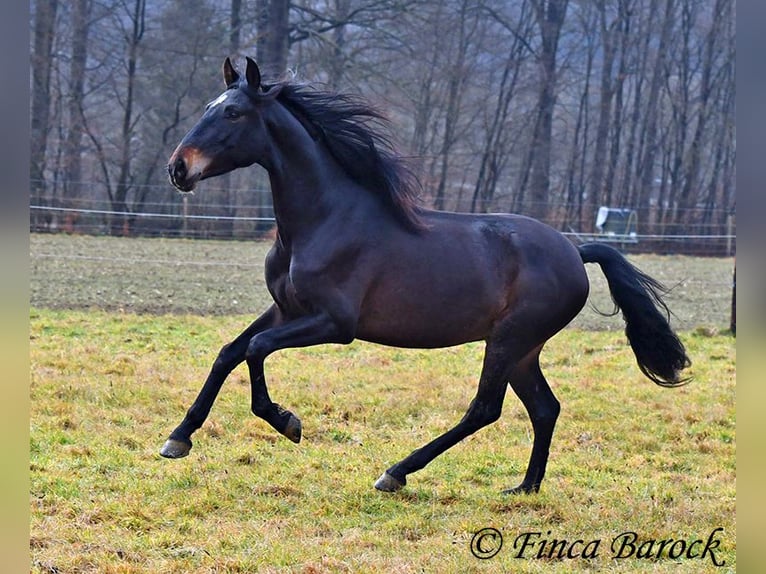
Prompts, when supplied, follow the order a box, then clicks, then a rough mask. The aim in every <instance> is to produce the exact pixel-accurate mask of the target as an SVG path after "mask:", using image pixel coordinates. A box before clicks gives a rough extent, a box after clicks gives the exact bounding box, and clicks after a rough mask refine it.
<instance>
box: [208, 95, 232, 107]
mask: <svg viewBox="0 0 766 574" xmlns="http://www.w3.org/2000/svg"><path fill="white" fill-rule="evenodd" d="M228 97H229V93H228V92H224V93H222V94H221V95H220V96H218V97H217V98H216V99H214V100H213V101H212V102H210V104H208V105H209V107H211V108H213V107H215V106H217V105H218V104H220V103H223V102H224V101H225V100H226V98H228Z"/></svg>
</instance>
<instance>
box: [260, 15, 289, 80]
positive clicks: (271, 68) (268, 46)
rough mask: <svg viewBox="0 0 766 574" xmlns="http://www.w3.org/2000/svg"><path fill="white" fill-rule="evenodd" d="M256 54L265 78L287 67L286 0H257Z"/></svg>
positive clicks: (287, 25)
mask: <svg viewBox="0 0 766 574" xmlns="http://www.w3.org/2000/svg"><path fill="white" fill-rule="evenodd" d="M256 10H257V29H258V38H257V41H256V48H255V49H256V56H257V57H258V66H259V68H260V69H261V73H262V74H263V77H264V79H265V80H273V79H275V78H278V77H279V76H281V75H282V74H284V73H285V71H286V69H287V50H288V47H289V44H288V40H289V14H290V2H289V1H288V0H257V2H256Z"/></svg>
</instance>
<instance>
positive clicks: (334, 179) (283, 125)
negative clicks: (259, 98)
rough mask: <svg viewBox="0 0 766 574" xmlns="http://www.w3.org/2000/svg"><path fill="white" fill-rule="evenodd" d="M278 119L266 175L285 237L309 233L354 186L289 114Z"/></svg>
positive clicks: (351, 198) (340, 204)
mask: <svg viewBox="0 0 766 574" xmlns="http://www.w3.org/2000/svg"><path fill="white" fill-rule="evenodd" d="M281 112H282V113H284V114H285V115H286V116H287V117H284V118H279V119H280V121H279V122H275V123H274V124H273V125H278V126H279V127H278V128H274V129H275V130H277V131H278V133H272V142H273V147H272V157H270V158H269V160H268V162H267V163H266V164H265V165H264V167H266V169H267V171H268V172H269V180H270V183H271V193H272V199H273V205H274V215H275V217H276V219H277V226H278V227H279V229H280V230H281V232H282V233H283V234H284V235H285V236H289V237H293V238H294V237H296V236H298V235H301V234H304V235H305V234H310V233H312V232H314V231H315V229H316V228H317V226H319V225H321V223H322V222H323V221H325V220H326V219H327V218H329V217H330V216H331V215H332V214H333V213H334V212H336V211H337V209H338V208H342V207H343V204H344V203H347V202H348V201H354V196H356V195H357V194H353V193H351V194H343V193H342V190H344V189H346V188H347V187H348V186H349V185H356V184H353V183H352V182H351V180H350V178H349V177H348V175H346V173H345V172H344V171H343V170H342V169H341V168H340V166H339V165H338V164H337V163H336V161H335V160H334V159H333V158H332V156H331V154H330V152H329V151H328V150H327V149H326V148H325V147H324V146H323V145H322V144H321V143H320V142H319V141H316V140H314V139H312V138H311V136H310V135H309V134H308V132H307V131H306V130H305V129H304V128H303V126H302V125H301V124H300V122H299V121H298V120H297V119H295V118H294V117H293V116H292V114H290V113H289V112H287V111H286V110H284V109H282V110H281Z"/></svg>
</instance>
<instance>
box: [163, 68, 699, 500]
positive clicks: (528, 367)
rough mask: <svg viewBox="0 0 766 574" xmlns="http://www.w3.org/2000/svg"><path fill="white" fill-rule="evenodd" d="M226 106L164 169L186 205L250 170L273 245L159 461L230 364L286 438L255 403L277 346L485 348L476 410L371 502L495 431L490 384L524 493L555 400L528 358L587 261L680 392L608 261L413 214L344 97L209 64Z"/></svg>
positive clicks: (408, 179) (634, 337)
mask: <svg viewBox="0 0 766 574" xmlns="http://www.w3.org/2000/svg"><path fill="white" fill-rule="evenodd" d="M223 76H224V80H225V82H226V91H224V93H223V94H221V95H220V96H219V97H218V98H216V99H215V100H213V101H212V102H211V103H210V104H208V106H207V108H206V110H205V112H204V114H203V116H202V118H201V119H200V120H199V122H198V123H197V124H196V125H195V126H194V127H193V128H192V129H191V131H189V133H188V134H187V135H186V136H185V137H184V138H183V140H182V141H181V143H180V144H179V145H178V147H177V148H176V150H175V151H174V153H173V155H172V157H171V158H170V162H169V165H168V171H169V174H170V179H171V181H172V183H173V185H175V186H176V187H177V188H178V189H179V190H181V191H183V192H189V191H191V190H193V189H194V187H195V185H196V183H197V182H198V181H200V180H202V179H206V178H209V177H213V176H216V175H220V174H223V173H226V172H229V171H231V170H234V169H237V168H242V167H246V166H249V165H251V164H253V163H258V164H260V165H261V166H263V167H264V168H265V169H266V170H267V171H268V173H269V178H270V182H271V192H272V195H273V203H274V213H275V216H276V221H277V236H276V240H275V243H274V246H273V247H272V249H271V251H270V252H269V254H268V256H267V259H266V281H267V285H268V289H269V292H270V294H271V296H272V298H273V299H274V303H273V305H272V306H271V307H270V308H269V309H268V310H267V311H266V312H265V313H263V315H261V316H260V317H259V318H258V319H256V320H255V322H253V323H252V324H251V325H250V326H249V327H247V329H245V330H244V331H243V332H242V333H241V334H240V335H239V336H238V337H237V338H236V339H234V340H233V341H232V342H231V343H229V344H227V345H225V346H224V347H223V348H222V349H221V351H220V353H219V355H218V358H217V359H216V360H215V362H214V364H213V367H212V369H211V371H210V374H209V375H208V378H207V380H206V381H205V384H204V386H203V387H202V390H201V391H200V393H199V396H198V397H197V399H196V400H195V401H194V403H193V404H192V406H191V407H190V408H189V410H188V412H187V413H186V416H185V417H184V419H183V421H182V422H181V424H180V425H179V426H178V427H177V428H176V429H175V430H174V431H173V432H172V433H171V435H170V437H169V438H168V440H167V442H166V443H165V445H164V446H163V447H162V450H161V454H162V455H163V456H165V457H169V458H179V457H183V456H186V455H187V454H188V453H189V450H190V449H191V446H192V442H191V435H192V433H193V432H194V431H195V430H197V429H198V428H200V426H201V425H202V424H203V422H204V421H205V419H206V417H207V416H208V413H209V412H210V408H211V407H212V405H213V402H214V400H215V398H216V396H217V394H218V392H219V390H220V388H221V385H222V384H223V382H224V379H225V378H226V377H227V376H228V375H229V373H231V371H232V370H233V369H234V368H235V367H236V366H237V365H239V364H240V363H242V362H243V361H246V362H247V366H248V369H249V374H250V381H251V391H252V403H251V408H252V412H253V413H254V414H255V415H257V416H259V417H261V418H263V419H264V420H266V421H267V422H268V423H269V424H271V425H272V426H273V427H274V428H275V429H276V430H277V431H278V432H280V433H281V434H283V435H284V436H286V437H287V438H289V439H290V440H292V441H293V442H296V443H297V442H299V441H300V439H301V422H300V420H299V419H298V417H296V416H295V415H294V414H293V413H292V412H290V411H289V410H287V409H285V408H283V407H281V406H280V405H278V404H276V403H274V402H273V401H272V400H271V398H270V397H269V393H268V391H267V388H266V381H265V378H264V372H263V364H264V360H265V359H266V357H267V356H269V355H270V354H271V353H273V352H275V351H278V350H279V349H285V348H289V347H305V346H309V345H319V344H322V343H344V344H345V343H350V342H351V341H352V340H354V339H355V338H356V339H362V340H365V341H371V342H375V343H381V344H384V345H391V346H398V347H411V348H437V347H447V346H451V345H459V344H462V343H466V342H469V341H482V340H483V341H485V343H486V351H485V356H484V361H483V367H482V371H481V377H480V379H479V385H478V390H477V392H476V396H475V397H474V399H473V400H472V401H471V403H470V406H469V407H468V410H467V412H466V414H465V416H464V417H463V418H462V419H461V420H460V422H458V423H457V425H456V426H455V427H454V428H452V429H451V430H449V431H447V432H446V433H444V434H442V435H441V436H439V437H437V438H436V439H434V440H432V441H431V442H429V443H428V444H426V445H425V446H423V447H422V448H420V449H417V450H416V451H414V452H413V453H412V454H410V455H409V456H407V457H406V458H404V459H403V460H402V461H401V462H399V463H397V464H395V465H394V466H392V467H391V468H389V469H388V470H387V471H386V472H384V473H383V475H382V476H381V477H380V478H379V479H378V481H377V482H376V483H375V487H376V488H378V489H379V490H383V491H395V490H398V489H399V488H401V487H402V486H404V485H405V484H406V482H407V476H408V475H409V474H410V473H413V472H415V471H417V470H419V469H421V468H423V467H424V466H426V465H427V464H428V463H429V462H430V461H431V460H433V459H434V458H435V457H436V456H438V455H439V454H441V453H443V452H444V451H445V450H447V449H448V448H450V447H452V446H454V445H455V444H457V443H458V442H460V441H461V440H462V439H464V438H466V437H467V436H469V435H470V434H472V433H474V432H476V431H477V430H479V429H480V428H482V427H484V426H486V425H488V424H490V423H492V422H494V421H496V420H497V419H498V417H500V412H501V410H502V405H503V399H504V398H505V392H506V388H507V387H508V385H510V387H511V388H512V389H513V391H514V392H515V393H516V395H517V396H518V397H519V398H520V399H521V401H522V403H523V404H524V406H525V408H526V409H527V412H528V413H529V417H530V419H531V422H532V427H533V430H534V443H533V446H532V453H531V456H530V460H529V465H528V468H527V471H526V475H525V477H524V479H523V481H522V482H521V484H520V485H519V486H518V487H516V488H514V489H511V490H509V491H506V492H534V491H537V490H538V489H539V487H540V483H541V481H542V479H543V475H544V474H545V466H546V463H547V460H548V449H549V446H550V443H551V437H552V435H553V428H554V425H555V423H556V419H557V417H558V414H559V402H558V400H557V399H556V398H555V397H554V395H553V393H552V392H551V389H550V387H549V386H548V383H547V382H546V380H545V377H544V376H543V373H542V372H541V370H540V364H539V355H540V351H541V350H542V348H543V345H545V342H546V341H547V340H548V339H550V338H551V337H552V336H553V335H555V334H556V333H557V332H558V331H560V330H561V329H562V328H563V327H564V326H565V325H567V324H568V323H569V322H570V321H571V320H572V319H573V318H574V317H575V316H576V315H577V314H578V313H579V312H580V310H581V309H582V308H583V306H584V304H585V302H586V299H587V296H588V278H587V275H586V273H585V267H584V263H598V264H599V265H600V266H601V268H602V271H603V273H604V274H605V275H606V278H607V280H608V282H609V288H610V291H611V294H612V298H613V300H614V302H615V304H616V305H617V307H618V308H619V309H621V310H622V313H623V317H624V319H625V323H626V333H627V337H628V340H629V342H630V344H631V346H632V348H633V350H634V353H635V355H636V359H637V362H638V366H639V368H640V369H641V371H642V372H643V373H644V374H645V375H646V376H647V377H648V378H649V379H651V380H652V381H654V382H655V383H657V384H659V385H662V386H675V385H679V384H682V383H683V382H685V379H682V378H681V377H680V375H679V373H680V371H681V370H683V369H684V368H686V367H687V366H688V365H689V364H690V361H689V359H688V357H687V355H686V351H685V349H684V347H683V345H682V343H681V342H680V341H679V339H678V337H677V336H676V335H675V334H674V333H673V331H672V330H671V328H670V326H669V324H668V320H667V318H666V316H667V307H666V306H665V304H664V303H663V301H662V299H661V296H662V294H663V290H662V287H661V285H659V284H658V283H657V282H656V281H654V280H653V279H652V278H650V277H648V276H647V275H645V274H643V273H641V272H640V271H639V270H637V269H636V268H635V267H633V266H632V265H631V264H630V263H628V261H627V260H626V259H625V258H624V257H623V256H622V255H621V254H620V253H619V252H618V251H616V250H615V249H612V248H611V247H608V246H606V245H600V244H586V245H582V246H580V247H579V248H578V247H575V246H574V245H573V244H572V243H571V242H570V241H569V240H567V239H566V238H565V237H564V236H563V235H561V234H560V233H559V232H557V231H555V230H554V229H552V228H551V227H548V226H547V225H544V224H543V223H540V222H538V221H536V220H533V219H530V218H527V217H522V216H519V215H510V214H497V215H473V214H457V213H446V212H439V211H431V210H427V209H423V208H420V207H418V205H417V203H416V190H417V181H416V180H415V178H414V177H413V176H412V175H411V173H410V172H409V171H408V170H407V169H406V167H405V165H404V164H403V162H402V160H401V158H399V157H397V156H396V155H395V154H394V153H393V152H392V151H391V147H390V145H389V142H388V140H387V139H386V137H385V136H384V135H382V132H381V130H380V128H381V127H382V126H381V125H379V124H380V123H381V122H382V118H381V116H380V114H379V113H377V112H376V111H375V110H373V109H372V108H370V107H369V106H368V105H366V104H365V103H364V102H362V101H360V100H359V99H358V98H355V97H351V96H347V95H338V94H330V93H326V92H322V91H319V90H314V89H311V88H309V87H306V86H302V85H298V84H295V83H290V82H284V83H268V84H266V83H262V82H261V74H260V71H259V69H258V66H257V65H256V63H255V62H254V61H253V60H251V59H249V58H248V59H247V67H246V70H245V73H244V75H240V73H238V72H237V71H236V70H235V69H234V67H233V66H232V64H231V62H230V61H229V59H228V58H227V59H226V61H225V62H224V65H223Z"/></svg>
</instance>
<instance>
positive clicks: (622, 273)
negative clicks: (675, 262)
mask: <svg viewBox="0 0 766 574" xmlns="http://www.w3.org/2000/svg"><path fill="white" fill-rule="evenodd" d="M579 250H580V256H581V257H582V260H583V262H584V263H598V264H599V265H600V266H601V270H602V271H603V273H604V275H605V276H606V280H607V283H608V284H609V290H610V291H611V295H612V300H613V301H614V304H615V305H617V307H618V308H619V309H620V310H621V311H622V316H623V318H624V319H625V334H626V335H627V337H628V341H629V342H630V346H631V347H632V348H633V352H634V353H635V355H636V360H637V361H638V367H639V368H640V369H641V372H642V373H644V374H645V375H646V376H647V377H649V378H650V379H651V380H652V381H654V382H655V383H657V384H658V385H660V386H663V387H675V386H678V385H682V384H684V383H687V382H689V378H681V376H680V371H682V370H683V369H685V368H686V367H688V366H690V365H691V361H690V360H689V357H688V356H687V355H686V349H685V348H684V345H683V343H681V341H680V340H679V339H678V337H677V336H676V334H675V333H674V332H673V330H672V329H671V328H670V324H669V323H668V316H669V314H670V311H669V310H668V307H667V305H666V304H665V302H664V301H663V300H662V296H663V295H664V294H665V293H667V289H666V288H665V287H663V286H662V284H660V283H659V282H658V281H656V280H655V279H652V278H651V277H649V276H648V275H646V274H645V273H643V272H641V271H640V270H638V269H637V268H636V267H634V266H633V265H631V264H630V263H629V262H628V260H627V259H625V257H623V256H622V254H621V253H620V252H619V251H617V250H616V249H614V248H612V247H609V246H608V245H604V244H603V243H586V244H585V245H581V246H580V247H579ZM660 309H662V310H663V311H664V312H665V313H664V314H663V313H661V312H660Z"/></svg>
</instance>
